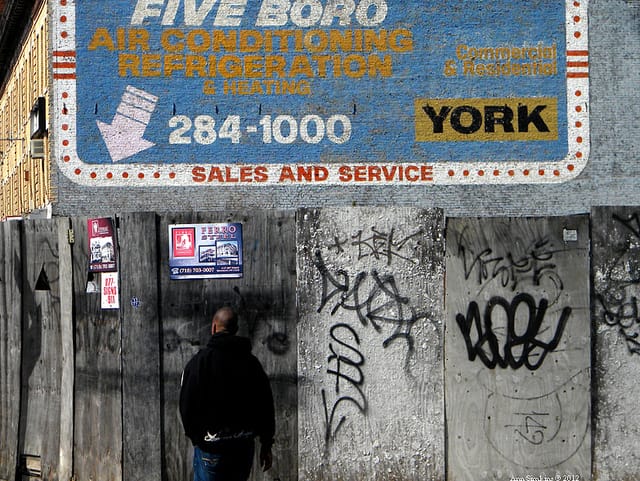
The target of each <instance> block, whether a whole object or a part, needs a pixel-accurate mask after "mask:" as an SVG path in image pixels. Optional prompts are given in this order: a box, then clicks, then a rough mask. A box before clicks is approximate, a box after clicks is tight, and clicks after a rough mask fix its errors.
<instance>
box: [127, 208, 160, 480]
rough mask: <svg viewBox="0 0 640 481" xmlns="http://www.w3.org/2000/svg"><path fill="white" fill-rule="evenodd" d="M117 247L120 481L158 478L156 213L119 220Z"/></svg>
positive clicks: (158, 398) (158, 389) (158, 364)
mask: <svg viewBox="0 0 640 481" xmlns="http://www.w3.org/2000/svg"><path fill="white" fill-rule="evenodd" d="M118 243H119V246H120V257H119V260H120V269H119V272H120V302H121V304H120V311H121V314H122V378H123V382H122V403H123V419H122V429H123V434H124V437H123V479H125V480H128V479H150V480H160V479H161V469H162V464H161V461H162V457H161V451H162V450H161V427H162V423H161V415H160V400H161V392H160V340H159V322H160V320H159V318H158V266H157V262H158V260H157V259H158V253H157V248H156V243H157V239H156V216H155V214H149V213H148V214H126V215H123V216H121V217H120V218H119V228H118ZM142 460H144V462H141V461H142Z"/></svg>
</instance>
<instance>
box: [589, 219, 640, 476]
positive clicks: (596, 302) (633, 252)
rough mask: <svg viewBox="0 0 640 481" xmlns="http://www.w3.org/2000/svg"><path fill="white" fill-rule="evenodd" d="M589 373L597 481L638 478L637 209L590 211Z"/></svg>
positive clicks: (639, 334)
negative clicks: (591, 343) (592, 336)
mask: <svg viewBox="0 0 640 481" xmlns="http://www.w3.org/2000/svg"><path fill="white" fill-rule="evenodd" d="M591 216H592V223H591V226H592V227H591V230H592V249H593V257H592V277H593V280H594V285H593V300H592V305H593V318H594V328H595V331H596V333H597V335H596V342H595V359H594V364H595V365H594V373H595V374H596V376H597V379H598V382H597V383H596V385H595V389H596V390H597V391H596V393H595V396H594V400H595V403H596V404H595V406H594V411H595V413H596V415H597V418H596V420H595V428H594V429H595V436H594V442H595V445H594V459H595V463H594V465H595V470H596V473H597V476H598V477H597V479H598V480H600V481H627V480H634V479H640V453H639V452H638V450H637V449H629V448H630V446H632V445H635V444H634V443H636V442H637V440H638V439H640V412H639V411H638V399H639V398H640V386H639V385H638V383H637V382H636V381H635V377H636V373H637V372H638V369H639V366H640V303H639V301H638V299H640V207H598V208H594V209H593V210H592V213H591Z"/></svg>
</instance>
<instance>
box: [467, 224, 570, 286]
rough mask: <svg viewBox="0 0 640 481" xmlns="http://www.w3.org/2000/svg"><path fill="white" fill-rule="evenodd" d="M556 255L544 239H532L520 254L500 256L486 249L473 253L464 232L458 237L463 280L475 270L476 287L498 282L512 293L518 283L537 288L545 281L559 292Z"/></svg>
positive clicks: (559, 284) (559, 283)
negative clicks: (495, 280)
mask: <svg viewBox="0 0 640 481" xmlns="http://www.w3.org/2000/svg"><path fill="white" fill-rule="evenodd" d="M557 252H559V250H557V249H554V248H553V247H552V245H551V241H550V240H549V239H546V238H541V239H538V240H535V241H534V242H532V243H531V244H530V245H529V246H528V247H527V248H526V249H524V252H523V253H522V254H514V253H512V252H507V253H505V254H504V255H500V254H498V253H496V252H494V251H493V249H491V248H489V247H487V248H486V249H483V250H482V251H480V252H476V251H475V250H474V249H473V248H471V247H469V246H468V245H467V242H466V238H465V232H464V231H463V232H462V233H461V234H460V235H459V236H458V256H459V257H460V258H461V259H462V264H463V269H464V278H465V279H467V280H468V279H469V278H471V276H472V275H473V274H474V271H475V278H476V281H477V283H478V284H479V285H483V284H484V283H485V282H487V281H491V280H494V279H497V280H498V282H500V285H502V287H509V288H511V290H512V291H515V290H516V289H517V288H518V286H519V285H520V284H521V283H527V284H529V285H534V286H539V285H540V284H542V282H543V281H545V280H546V281H549V282H551V284H552V286H553V287H554V289H555V290H556V291H561V290H562V289H563V288H564V286H563V282H562V279H561V278H560V276H559V275H558V273H557V272H556V267H557V266H556V264H555V263H554V262H553V257H554V254H556V253H557Z"/></svg>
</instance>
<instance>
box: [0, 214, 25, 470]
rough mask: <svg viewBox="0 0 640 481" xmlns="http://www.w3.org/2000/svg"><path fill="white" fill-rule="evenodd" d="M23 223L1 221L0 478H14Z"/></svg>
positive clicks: (17, 420)
mask: <svg viewBox="0 0 640 481" xmlns="http://www.w3.org/2000/svg"><path fill="white" fill-rule="evenodd" d="M20 228H21V223H20V222H18V221H12V222H2V223H0V258H1V259H2V260H3V268H2V270H1V271H0V480H2V481H15V475H16V465H17V462H18V461H17V459H16V453H17V452H18V422H19V419H20V359H21V345H22V322H21V316H22V288H21V286H22V248H21V239H20Z"/></svg>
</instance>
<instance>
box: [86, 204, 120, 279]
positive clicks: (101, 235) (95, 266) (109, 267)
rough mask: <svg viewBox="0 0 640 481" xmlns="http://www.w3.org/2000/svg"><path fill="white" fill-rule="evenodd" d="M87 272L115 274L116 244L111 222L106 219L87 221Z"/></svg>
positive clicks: (109, 219)
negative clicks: (88, 258)
mask: <svg viewBox="0 0 640 481" xmlns="http://www.w3.org/2000/svg"><path fill="white" fill-rule="evenodd" d="M87 231H88V233H89V236H88V237H89V254H90V262H89V272H116V271H117V270H118V268H117V265H116V243H115V238H114V235H113V232H114V231H113V220H112V219H111V218H108V217H103V218H100V219H88V220H87Z"/></svg>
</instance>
